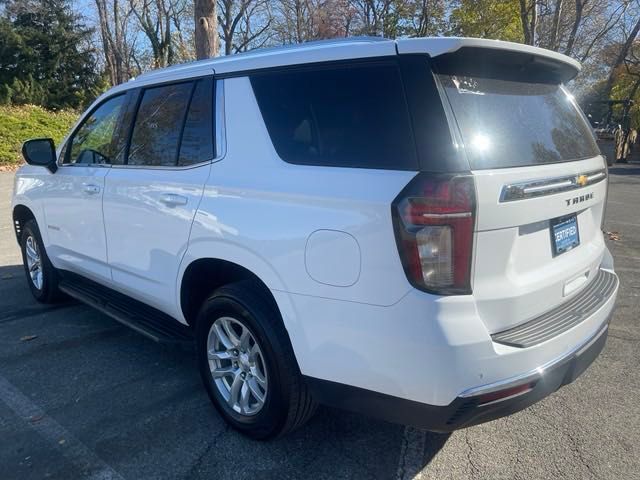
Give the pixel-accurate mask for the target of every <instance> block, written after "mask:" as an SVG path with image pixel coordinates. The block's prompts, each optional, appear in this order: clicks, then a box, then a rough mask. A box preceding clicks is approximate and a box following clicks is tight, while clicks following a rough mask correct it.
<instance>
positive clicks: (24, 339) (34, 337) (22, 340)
mask: <svg viewBox="0 0 640 480" xmlns="http://www.w3.org/2000/svg"><path fill="white" fill-rule="evenodd" d="M36 338H38V335H25V336H24V337H22V338H20V341H21V342H30V341H31V340H35V339H36Z"/></svg>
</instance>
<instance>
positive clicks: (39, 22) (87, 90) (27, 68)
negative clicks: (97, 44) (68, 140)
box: [0, 0, 101, 109]
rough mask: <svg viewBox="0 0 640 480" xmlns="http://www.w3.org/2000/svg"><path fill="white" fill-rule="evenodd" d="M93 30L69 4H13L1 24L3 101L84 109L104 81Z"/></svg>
mask: <svg viewBox="0 0 640 480" xmlns="http://www.w3.org/2000/svg"><path fill="white" fill-rule="evenodd" d="M92 33H93V32H92V30H91V29H89V28H87V27H86V26H85V24H84V22H83V20H82V18H81V17H80V16H79V15H77V14H74V13H73V12H72V11H71V7H70V5H69V2H68V1H67V0H39V1H37V0H11V1H6V2H5V9H4V12H3V18H2V19H1V20H0V99H2V100H3V101H4V102H5V103H36V104H40V105H42V106H45V107H47V108H54V109H61V108H79V107H81V106H83V105H85V104H86V103H88V102H89V101H90V100H92V99H93V98H94V97H95V95H96V94H97V93H98V91H99V89H100V87H101V79H100V76H99V74H98V72H97V70H98V69H97V63H96V56H95V51H94V49H93V47H92V46H91V36H92Z"/></svg>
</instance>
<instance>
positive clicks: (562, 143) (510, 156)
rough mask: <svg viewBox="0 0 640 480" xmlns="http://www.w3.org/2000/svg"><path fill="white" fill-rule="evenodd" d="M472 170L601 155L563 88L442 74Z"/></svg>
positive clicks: (572, 100)
mask: <svg viewBox="0 0 640 480" xmlns="http://www.w3.org/2000/svg"><path fill="white" fill-rule="evenodd" d="M439 78H440V81H441V83H442V85H443V86H444V89H445V91H446V94H447V97H448V99H449V102H450V103H451V107H452V108H453V111H454V114H455V117H456V121H457V122H458V126H459V127H460V131H461V133H462V140H463V142H464V144H465V149H466V151H467V155H468V158H469V162H470V164H471V168H472V169H484V168H501V167H519V166H527V165H538V164H544V163H556V162H566V161H571V160H578V159H582V158H587V157H593V156H596V155H599V153H600V152H599V150H598V147H597V145H596V143H595V140H594V138H593V134H592V132H591V128H590V126H589V124H588V122H587V121H586V119H585V117H584V115H583V114H582V112H581V110H580V109H579V107H578V106H577V105H576V104H575V101H574V99H573V97H572V96H571V95H569V94H568V93H566V92H565V91H564V90H563V89H562V88H561V87H560V86H559V85H555V84H543V83H527V82H522V81H510V80H497V79H490V78H481V77H468V76H455V75H439Z"/></svg>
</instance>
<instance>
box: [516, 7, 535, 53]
mask: <svg viewBox="0 0 640 480" xmlns="http://www.w3.org/2000/svg"><path fill="white" fill-rule="evenodd" d="M520 21H521V22H522V33H523V34H524V43H526V44H527V45H535V44H536V28H537V26H538V0H520Z"/></svg>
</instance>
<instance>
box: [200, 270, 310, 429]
mask: <svg viewBox="0 0 640 480" xmlns="http://www.w3.org/2000/svg"><path fill="white" fill-rule="evenodd" d="M216 322H217V323H216ZM214 324H215V326H214ZM225 328H226V329H229V328H230V329H231V330H232V332H230V334H227V333H226V332H227V331H228V330H226V329H225ZM243 328H246V329H247V330H246V331H248V332H249V334H250V335H251V337H249V336H248V335H245V336H244V337H243V333H244V332H245V331H244V330H242V329H243ZM220 329H222V330H220ZM220 331H222V332H223V334H224V335H220V334H219V333H220ZM234 335H235V339H234V338H233V337H234ZM224 338H226V340H225V342H223V341H222V340H221V339H224ZM241 338H244V339H245V340H246V342H242V343H246V345H242V344H240V342H239V340H240V339H241ZM234 340H235V341H234ZM239 344H240V347H239V348H237V349H236V348H235V346H237V345H239ZM256 344H257V345H258V348H257V349H256V347H255V345H256ZM229 345H231V346H232V348H227V347H229ZM225 350H226V352H231V353H230V354H228V353H227V354H225ZM233 350H235V351H236V353H237V355H236V353H234V352H233ZM196 351H197V358H198V367H199V370H200V375H201V377H202V381H203V382H204V385H205V388H206V390H207V393H208V394H209V398H210V399H211V401H212V403H213V404H214V405H215V407H216V408H217V410H218V411H219V412H220V414H221V415H222V416H223V417H224V418H225V420H226V421H227V422H228V423H229V424H230V425H231V426H232V427H233V428H235V429H236V430H238V431H239V432H241V433H243V434H245V435H247V436H249V437H251V438H253V439H257V440H267V439H270V438H274V437H279V436H282V435H285V434H286V433H288V432H291V431H292V430H294V429H296V428H298V427H300V426H302V425H303V424H304V423H305V422H306V421H307V420H308V419H309V418H310V417H311V416H312V415H313V413H314V412H315V409H316V402H315V401H314V400H313V398H312V397H311V394H310V392H309V391H308V389H307V386H306V385H305V383H304V381H303V379H302V375H301V374H300V370H299V368H298V364H297V362H296V359H295V356H294V353H293V349H292V347H291V343H290V341H289V336H288V334H287V332H286V330H285V328H284V324H283V323H282V319H281V317H280V313H279V312H278V310H277V307H276V306H275V305H274V304H273V301H272V299H270V298H269V297H268V295H267V294H266V293H265V292H264V289H263V287H261V286H260V285H258V284H257V282H254V281H252V280H246V281H241V282H238V283H233V284H230V285H226V286H224V287H221V288H219V289H218V290H216V291H215V292H214V293H213V295H211V296H210V297H209V298H208V299H207V300H206V301H205V302H204V304H203V306H202V307H201V309H200V312H199V314H198V318H197V324H196ZM209 351H211V352H212V353H213V352H215V355H216V357H215V359H210V358H209ZM242 351H245V352H250V353H249V355H247V354H243V353H242ZM251 352H253V355H254V356H253V358H252V353H251ZM256 352H259V353H256ZM226 355H230V356H229V358H226ZM222 357H225V358H222ZM234 359H235V360H234ZM251 362H253V363H251ZM234 365H235V366H234ZM247 365H249V367H248V366H247ZM212 370H216V371H217V372H219V374H222V373H223V371H225V372H226V371H229V373H228V374H226V375H224V376H218V378H217V383H216V380H214V375H213V371H212ZM242 374H245V377H241V378H238V375H240V376H241V375H242ZM236 381H237V382H241V383H239V385H240V386H239V387H238V388H237V389H236V390H235V391H236V392H239V393H238V394H237V395H236V396H235V399H238V400H240V401H238V402H234V401H233V400H231V401H230V400H229V399H230V398H231V392H232V390H233V385H234V384H236ZM245 384H246V386H245ZM250 387H251V388H250ZM256 388H257V395H254V391H256ZM248 391H250V392H251V394H248V393H247V392H248ZM245 394H246V397H247V400H246V401H244V402H243V399H244V398H245ZM260 394H263V395H262V398H263V402H262V404H260V400H259V397H260ZM242 403H244V404H245V405H244V406H243V405H242Z"/></svg>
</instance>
